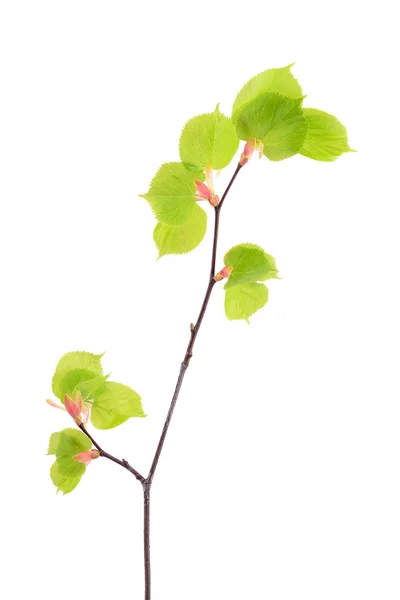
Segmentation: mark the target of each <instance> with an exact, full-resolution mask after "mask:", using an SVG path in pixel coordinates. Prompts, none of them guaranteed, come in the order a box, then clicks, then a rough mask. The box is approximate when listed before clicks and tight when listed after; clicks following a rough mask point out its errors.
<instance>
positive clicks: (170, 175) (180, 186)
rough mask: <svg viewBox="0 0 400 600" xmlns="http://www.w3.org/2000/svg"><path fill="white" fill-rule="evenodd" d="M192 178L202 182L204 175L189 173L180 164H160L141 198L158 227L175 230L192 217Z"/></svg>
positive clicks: (194, 208) (194, 202)
mask: <svg viewBox="0 0 400 600" xmlns="http://www.w3.org/2000/svg"><path fill="white" fill-rule="evenodd" d="M195 178H197V179H200V180H202V181H203V180H204V173H191V172H189V171H187V170H186V169H185V167H184V166H183V164H182V163H178V162H171V163H164V164H163V165H162V166H161V167H160V169H159V170H158V172H157V173H156V175H155V177H154V179H153V181H152V182H151V184H150V189H149V191H148V192H147V194H144V195H142V196H141V197H142V198H145V199H146V200H147V202H148V203H149V204H150V206H151V208H152V209H153V212H154V214H155V216H156V218H157V219H158V221H160V222H161V223H164V224H165V225H171V226H173V227H177V226H180V225H184V224H185V223H187V222H188V221H190V219H191V218H192V217H193V214H194V212H195V210H196V206H197V204H196V200H195V191H196V188H195V185H194V180H195Z"/></svg>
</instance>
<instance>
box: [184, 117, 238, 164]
mask: <svg viewBox="0 0 400 600" xmlns="http://www.w3.org/2000/svg"><path fill="white" fill-rule="evenodd" d="M238 147H239V139H238V137H237V135H236V131H235V128H234V127H233V125H232V121H231V119H230V118H229V117H226V116H225V115H223V114H222V113H221V112H220V110H219V105H217V107H216V109H215V111H214V112H213V113H207V114H204V115H199V116H198V117H194V118H193V119H190V121H188V122H187V123H186V125H185V127H184V128H183V131H182V134H181V138H180V140H179V154H180V157H181V161H182V162H183V163H184V165H185V166H186V167H189V168H190V169H191V170H196V169H198V170H204V169H205V168H206V167H211V168H212V169H215V170H218V169H223V168H224V167H226V166H227V165H228V164H229V163H230V162H231V160H232V158H233V156H234V155H235V153H236V151H237V149H238Z"/></svg>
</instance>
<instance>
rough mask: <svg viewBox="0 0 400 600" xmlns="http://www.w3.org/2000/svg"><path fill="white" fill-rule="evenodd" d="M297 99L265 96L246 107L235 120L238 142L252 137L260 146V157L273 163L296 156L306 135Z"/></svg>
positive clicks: (273, 94) (299, 101)
mask: <svg viewBox="0 0 400 600" xmlns="http://www.w3.org/2000/svg"><path fill="white" fill-rule="evenodd" d="M301 102H302V100H301V99H293V98H287V97H285V96H281V95H280V94H275V93H273V92H267V93H265V94H262V95H261V96H258V97H257V98H256V99H255V100H253V101H252V102H249V103H248V104H246V106H245V107H244V108H243V110H242V111H241V112H240V115H239V116H238V119H237V123H236V128H237V133H238V136H239V137H240V139H241V140H245V141H247V140H249V139H251V138H253V137H255V138H257V139H260V140H261V141H262V142H263V144H264V154H265V156H266V157H267V158H269V159H270V160H273V161H278V160H283V159H285V158H289V157H290V156H293V155H294V154H296V153H297V152H299V150H300V148H301V147H302V145H303V143H304V140H305V137H306V134H307V122H306V120H305V118H304V117H303V113H302V109H301Z"/></svg>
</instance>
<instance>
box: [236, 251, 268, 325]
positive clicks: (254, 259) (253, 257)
mask: <svg viewBox="0 0 400 600" xmlns="http://www.w3.org/2000/svg"><path fill="white" fill-rule="evenodd" d="M224 263H225V265H226V267H233V268H232V271H231V273H230V276H229V279H228V281H227V282H226V284H225V287H224V289H225V290H226V294H225V314H226V316H227V317H228V319H229V320H230V321H235V320H240V319H244V320H245V321H247V323H248V322H249V317H251V315H253V314H254V313H255V312H256V311H257V310H259V309H260V308H262V307H263V306H264V305H265V304H266V303H267V300H268V288H267V287H266V286H265V285H264V284H263V283H258V281H265V280H267V279H276V278H277V277H278V270H277V268H276V264H275V259H274V258H273V257H272V256H271V255H270V254H267V253H266V252H264V250H263V249H262V248H260V246H257V245H256V244H238V245H237V246H234V247H233V248H231V249H230V250H229V252H227V253H226V254H225V256H224Z"/></svg>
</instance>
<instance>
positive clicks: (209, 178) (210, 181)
mask: <svg viewBox="0 0 400 600" xmlns="http://www.w3.org/2000/svg"><path fill="white" fill-rule="evenodd" d="M204 173H205V176H206V184H207V187H208V189H209V190H210V191H211V193H212V194H214V170H213V168H212V166H211V165H208V166H207V167H206V168H205V169H204Z"/></svg>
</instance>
